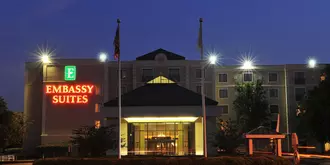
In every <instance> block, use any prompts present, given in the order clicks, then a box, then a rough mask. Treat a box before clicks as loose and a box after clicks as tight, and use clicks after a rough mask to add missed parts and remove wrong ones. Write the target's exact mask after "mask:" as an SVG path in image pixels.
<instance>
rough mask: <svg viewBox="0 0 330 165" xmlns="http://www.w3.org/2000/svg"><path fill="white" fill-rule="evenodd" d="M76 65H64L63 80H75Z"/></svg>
mask: <svg viewBox="0 0 330 165" xmlns="http://www.w3.org/2000/svg"><path fill="white" fill-rule="evenodd" d="M76 74H77V70H76V66H65V68H64V80H65V81H74V80H76Z"/></svg>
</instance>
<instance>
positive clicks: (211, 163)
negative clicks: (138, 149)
mask: <svg viewBox="0 0 330 165" xmlns="http://www.w3.org/2000/svg"><path fill="white" fill-rule="evenodd" d="M33 164H34V165H291V164H292V162H291V161H290V160H288V159H284V158H281V157H271V156H252V157H250V156H222V157H210V158H206V159H204V158H197V157H195V158H194V157H192V158H189V157H168V158H166V157H159V158H156V157H155V158H152V157H149V158H138V157H137V158H123V159H121V160H117V159H115V158H52V159H40V160H36V161H35V162H34V163H33Z"/></svg>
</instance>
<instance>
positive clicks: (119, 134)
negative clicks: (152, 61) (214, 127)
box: [117, 19, 121, 159]
mask: <svg viewBox="0 0 330 165" xmlns="http://www.w3.org/2000/svg"><path fill="white" fill-rule="evenodd" d="M117 24H118V31H119V28H120V27H119V26H120V20H119V19H117ZM118 44H119V45H120V37H119V36H118ZM118 159H121V62H120V53H119V54H118Z"/></svg>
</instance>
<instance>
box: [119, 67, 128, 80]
mask: <svg viewBox="0 0 330 165" xmlns="http://www.w3.org/2000/svg"><path fill="white" fill-rule="evenodd" d="M120 76H121V79H126V78H127V71H126V70H125V69H122V70H121V75H120ZM117 77H118V70H117Z"/></svg>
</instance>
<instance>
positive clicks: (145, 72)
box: [142, 69, 154, 82]
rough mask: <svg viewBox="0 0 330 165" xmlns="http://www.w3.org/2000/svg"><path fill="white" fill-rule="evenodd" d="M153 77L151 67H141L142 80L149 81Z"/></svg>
mask: <svg viewBox="0 0 330 165" xmlns="http://www.w3.org/2000/svg"><path fill="white" fill-rule="evenodd" d="M153 78H154V76H153V71H152V69H142V81H143V82H146V81H150V80H152V79H153Z"/></svg>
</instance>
